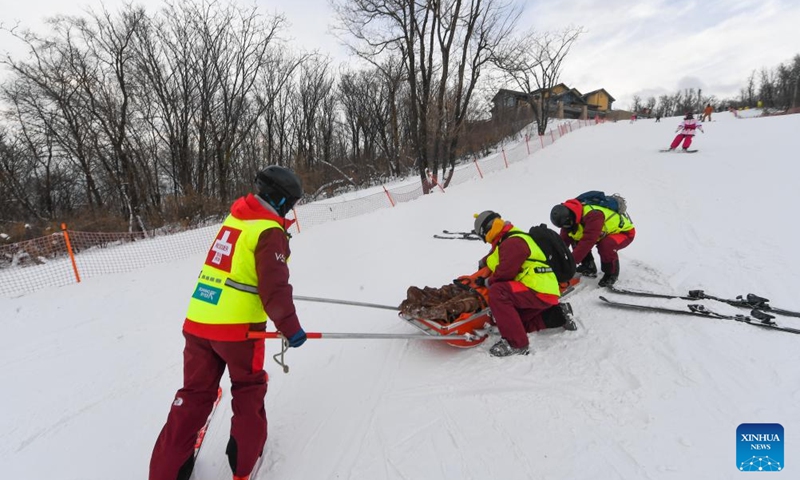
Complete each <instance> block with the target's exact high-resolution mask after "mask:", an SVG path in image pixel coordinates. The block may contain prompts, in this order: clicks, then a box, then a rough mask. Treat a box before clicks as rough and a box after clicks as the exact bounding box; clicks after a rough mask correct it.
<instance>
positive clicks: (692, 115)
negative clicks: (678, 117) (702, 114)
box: [683, 110, 694, 120]
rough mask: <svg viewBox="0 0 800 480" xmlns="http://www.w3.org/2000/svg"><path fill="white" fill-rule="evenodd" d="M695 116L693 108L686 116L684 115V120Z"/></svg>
mask: <svg viewBox="0 0 800 480" xmlns="http://www.w3.org/2000/svg"><path fill="white" fill-rule="evenodd" d="M693 118H694V112H692V111H691V110H687V111H686V116H685V117H683V119H684V120H691V119H693Z"/></svg>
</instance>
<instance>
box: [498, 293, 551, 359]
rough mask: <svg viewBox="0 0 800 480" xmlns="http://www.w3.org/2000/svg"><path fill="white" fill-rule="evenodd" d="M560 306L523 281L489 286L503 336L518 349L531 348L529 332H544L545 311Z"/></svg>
mask: <svg viewBox="0 0 800 480" xmlns="http://www.w3.org/2000/svg"><path fill="white" fill-rule="evenodd" d="M557 303H558V297H556V296H553V302H552V303H551V302H548V301H546V300H544V299H542V298H540V297H539V296H538V294H537V293H536V292H534V291H533V290H531V289H530V288H528V287H526V286H525V285H523V284H522V283H521V282H517V281H511V282H497V283H492V284H491V285H489V308H491V309H492V316H493V317H494V321H495V323H496V324H497V328H498V329H499V330H500V336H502V337H503V338H505V339H506V340H508V344H509V345H511V346H512V347H514V348H522V347H527V346H528V343H529V342H528V333H529V332H536V331H539V330H544V328H545V324H544V320H543V319H542V312H544V311H545V310H547V309H549V308H550V307H552V306H553V305H555V304H557Z"/></svg>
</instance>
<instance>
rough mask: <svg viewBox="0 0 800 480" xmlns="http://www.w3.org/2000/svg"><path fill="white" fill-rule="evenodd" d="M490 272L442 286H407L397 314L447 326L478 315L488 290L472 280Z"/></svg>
mask: <svg viewBox="0 0 800 480" xmlns="http://www.w3.org/2000/svg"><path fill="white" fill-rule="evenodd" d="M489 273H491V272H490V271H489V269H484V270H483V271H481V270H479V271H478V272H476V273H473V274H472V275H469V276H467V275H464V276H461V277H458V278H457V279H456V280H453V283H451V284H449V285H444V286H442V287H438V288H435V287H423V288H419V287H409V288H408V290H407V291H406V299H405V300H403V302H402V303H401V304H400V307H399V310H400V313H401V314H402V315H404V316H406V317H414V318H424V319H427V320H435V321H437V322H440V323H442V324H449V323H452V322H454V321H455V320H457V319H458V318H459V317H460V316H461V315H462V314H465V313H469V314H472V313H477V312H479V311H481V310H484V309H486V308H487V307H488V306H489V304H488V301H487V295H488V290H487V289H486V287H481V286H479V285H476V284H475V282H474V280H475V278H480V277H485V276H487V275H488V274H489Z"/></svg>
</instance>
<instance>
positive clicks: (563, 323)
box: [474, 210, 577, 357]
mask: <svg viewBox="0 0 800 480" xmlns="http://www.w3.org/2000/svg"><path fill="white" fill-rule="evenodd" d="M474 232H475V233H476V234H478V236H480V237H481V239H482V240H483V241H484V242H486V243H488V244H490V245H491V246H492V248H491V250H490V251H489V253H488V254H487V255H486V256H485V257H483V258H482V259H481V260H480V262H479V263H478V267H479V268H483V267H488V268H489V270H491V272H492V274H491V275H490V276H489V277H488V278H480V279H478V280H477V282H476V283H478V284H479V285H483V286H486V287H487V288H488V290H489V308H490V309H491V311H492V317H493V318H494V321H495V323H496V324H497V328H498V329H499V330H500V335H501V336H502V338H501V339H500V341H499V342H497V343H496V344H494V345H493V346H492V347H491V348H490V349H489V353H490V354H491V355H492V356H495V357H507V356H509V355H527V354H528V345H529V340H528V333H529V332H535V331H538V330H542V329H545V328H554V327H563V328H565V329H566V330H576V329H577V327H576V325H575V322H574V320H573V319H572V307H571V306H570V304H569V303H564V304H560V303H559V298H560V297H561V291H560V289H559V284H558V280H557V279H556V275H555V274H554V273H553V271H552V269H551V268H550V267H549V266H548V265H547V263H545V255H544V253H543V252H542V249H541V248H539V246H538V245H537V244H536V242H534V241H533V239H532V238H531V236H530V235H528V234H527V232H524V231H522V230H520V229H518V228H516V227H514V225H512V224H511V223H510V222H506V221H504V220H503V219H502V218H501V217H500V215H499V214H498V213H496V212H493V211H491V210H487V211H485V212H482V213H480V214H477V215H475V226H474Z"/></svg>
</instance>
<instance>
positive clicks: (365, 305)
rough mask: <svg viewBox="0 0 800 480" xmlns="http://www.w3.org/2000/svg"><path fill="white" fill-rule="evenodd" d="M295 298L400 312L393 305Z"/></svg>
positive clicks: (332, 299) (295, 297) (331, 299)
mask: <svg viewBox="0 0 800 480" xmlns="http://www.w3.org/2000/svg"><path fill="white" fill-rule="evenodd" d="M293 298H294V299H295V300H303V301H306V302H320V303H336V304H339V305H352V306H356V307H369V308H382V309H384V310H394V311H395V312H396V311H397V310H399V309H398V308H397V307H394V306H392V305H379V304H377V303H365V302H353V301H350V300H337V299H335V298H319V297H304V296H302V295H295V296H294V297H293Z"/></svg>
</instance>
